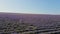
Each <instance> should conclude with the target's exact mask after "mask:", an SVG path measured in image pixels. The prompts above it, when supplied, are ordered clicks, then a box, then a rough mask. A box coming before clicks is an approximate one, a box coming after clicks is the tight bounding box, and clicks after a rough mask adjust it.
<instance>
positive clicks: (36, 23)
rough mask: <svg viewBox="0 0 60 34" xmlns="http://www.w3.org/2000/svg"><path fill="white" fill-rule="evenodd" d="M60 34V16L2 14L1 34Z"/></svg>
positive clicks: (0, 14) (0, 16) (0, 17)
mask: <svg viewBox="0 0 60 34" xmlns="http://www.w3.org/2000/svg"><path fill="white" fill-rule="evenodd" d="M55 31H56V32H60V15H48V14H21V13H20V14H19V13H0V33H1V34H20V33H21V34H39V33H45V32H48V33H51V32H52V33H54V32H55Z"/></svg>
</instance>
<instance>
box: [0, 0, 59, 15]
mask: <svg viewBox="0 0 60 34" xmlns="http://www.w3.org/2000/svg"><path fill="white" fill-rule="evenodd" d="M0 12H11V13H33V14H60V0H0Z"/></svg>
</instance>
